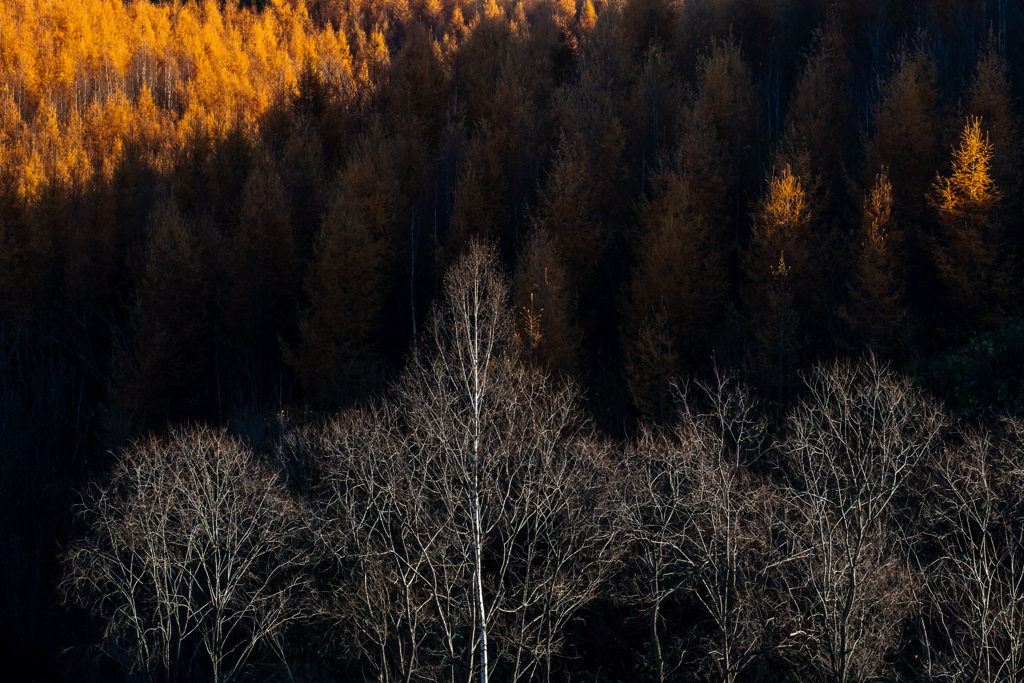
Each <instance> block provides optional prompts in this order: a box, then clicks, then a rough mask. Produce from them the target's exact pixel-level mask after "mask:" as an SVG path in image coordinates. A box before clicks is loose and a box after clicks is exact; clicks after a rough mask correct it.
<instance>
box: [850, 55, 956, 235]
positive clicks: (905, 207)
mask: <svg viewBox="0 0 1024 683" xmlns="http://www.w3.org/2000/svg"><path fill="white" fill-rule="evenodd" d="M880 95H881V99H880V102H879V104H878V105H877V110H876V112H875V117H874V130H875V134H874V137H873V138H872V140H871V141H870V142H869V143H868V148H867V156H868V161H869V167H870V169H871V173H872V175H874V174H877V173H879V172H881V170H882V168H883V167H884V168H886V169H888V172H889V177H890V179H891V182H892V183H893V191H894V192H895V199H896V203H895V207H896V211H897V213H896V217H897V220H898V221H899V222H900V224H901V225H904V226H907V227H908V228H909V227H910V226H912V225H919V224H920V223H921V222H922V220H923V219H924V218H925V217H926V210H927V206H926V198H927V194H928V188H929V185H930V183H931V182H932V179H933V178H934V177H935V172H936V171H937V170H938V168H939V164H940V159H941V157H940V154H941V141H942V133H943V123H942V119H941V118H940V116H939V112H938V103H939V93H938V89H937V85H936V81H935V65H934V64H933V63H932V61H931V59H930V58H929V57H928V55H927V53H925V52H924V50H923V49H922V48H918V49H917V50H915V51H913V52H910V51H904V52H902V53H901V54H900V56H899V58H898V60H897V61H896V63H895V65H894V71H893V73H892V75H891V76H890V77H889V79H888V80H887V81H886V82H885V83H884V84H883V86H882V92H881V94H880Z"/></svg>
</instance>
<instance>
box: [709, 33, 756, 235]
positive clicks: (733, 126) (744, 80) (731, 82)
mask: <svg viewBox="0 0 1024 683" xmlns="http://www.w3.org/2000/svg"><path fill="white" fill-rule="evenodd" d="M694 110H695V115H698V116H700V117H702V118H703V119H704V120H705V121H707V122H709V123H710V125H711V126H713V127H714V129H715V131H716V132H717V134H718V139H719V140H720V141H721V142H722V144H723V146H724V149H725V154H724V156H723V157H722V163H723V167H722V170H721V172H720V173H721V177H722V179H723V180H724V181H725V183H726V185H725V195H726V200H725V215H726V216H729V217H730V218H731V220H732V222H733V226H732V227H733V230H734V232H735V235H736V236H737V241H738V236H739V230H740V222H741V220H742V212H743V211H744V210H745V204H746V200H747V197H748V196H749V195H748V193H750V192H751V191H752V189H753V188H754V187H755V185H756V182H757V177H758V169H759V168H760V165H759V164H758V162H757V160H756V157H755V153H756V149H755V142H756V137H755V136H756V132H757V93H756V91H755V89H754V79H753V75H752V74H751V72H750V67H749V66H748V64H747V61H746V59H745V58H744V57H743V52H742V51H741V50H740V46H739V45H738V44H737V43H736V41H735V40H733V39H732V38H730V39H728V40H726V41H722V42H716V43H715V44H714V46H713V47H712V48H711V49H710V51H709V52H708V53H707V54H706V55H704V56H703V57H701V59H700V61H699V63H698V69H697V92H696V99H695V102H694Z"/></svg>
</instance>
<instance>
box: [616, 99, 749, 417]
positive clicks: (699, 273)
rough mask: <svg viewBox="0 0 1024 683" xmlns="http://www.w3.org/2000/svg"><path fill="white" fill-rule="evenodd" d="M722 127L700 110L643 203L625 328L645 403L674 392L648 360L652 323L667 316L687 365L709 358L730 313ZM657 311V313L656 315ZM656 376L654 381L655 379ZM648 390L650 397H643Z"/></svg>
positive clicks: (636, 389)
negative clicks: (717, 135)
mask: <svg viewBox="0 0 1024 683" xmlns="http://www.w3.org/2000/svg"><path fill="white" fill-rule="evenodd" d="M717 149H718V145H717V144H716V141H715V139H714V133H713V131H712V130H711V129H710V127H709V126H707V125H706V124H703V122H702V120H701V119H700V118H694V119H693V120H692V121H691V123H690V125H689V126H687V128H686V129H685V130H684V145H683V147H682V148H681V149H680V152H679V154H678V159H677V163H676V165H675V168H673V169H666V170H665V171H664V172H662V173H661V174H659V176H658V177H657V178H656V180H655V188H656V189H655V192H654V196H653V198H652V199H651V200H649V201H647V202H646V203H645V205H644V206H643V208H642V211H641V217H640V235H639V244H638V245H637V247H636V257H637V266H636V269H635V271H634V275H633V281H632V283H631V284H630V288H629V300H628V305H627V311H626V321H625V322H624V331H625V333H626V335H627V339H626V340H625V343H626V348H627V358H628V359H629V360H628V363H629V364H630V368H631V370H630V373H629V380H628V381H629V383H630V387H631V390H632V392H633V393H634V395H635V396H636V397H637V398H639V399H640V401H641V402H642V403H644V404H645V405H648V406H649V407H650V406H651V405H659V406H660V405H663V404H664V400H662V399H658V400H657V401H654V402H653V404H652V402H651V400H650V398H649V397H653V396H662V397H664V396H667V395H668V390H669V386H668V382H670V381H671V380H672V379H673V378H671V377H664V376H663V374H662V373H663V370H664V367H658V366H650V367H649V366H647V364H646V363H645V362H644V361H643V359H644V358H648V359H650V360H654V357H653V356H649V355H645V352H644V351H642V350H641V346H643V345H644V344H647V343H649V342H647V341H646V340H645V338H644V333H643V331H644V329H645V326H646V325H649V324H650V321H653V320H660V321H662V323H663V324H664V325H665V332H666V333H667V335H668V336H669V338H670V343H671V345H672V348H673V350H674V353H675V354H676V356H677V357H678V359H679V361H680V362H681V363H682V365H683V367H691V368H692V367H695V366H697V365H699V364H700V363H703V362H704V361H706V360H707V359H708V357H709V356H710V354H711V353H712V351H713V350H714V343H715V342H716V341H717V340H718V338H719V337H718V335H719V333H720V331H721V328H722V324H723V322H724V320H725V317H726V315H727V306H726V304H727V300H728V293H729V292H728V290H729V282H728V260H727V257H728V251H727V245H728V243H729V239H728V237H727V236H726V235H723V234H722V230H721V228H720V222H721V214H722V203H723V199H724V197H723V196H722V193H721V189H722V186H723V181H722V179H721V176H720V175H719V170H720V169H719V168H718V166H717V164H716V162H715V157H714V153H715V151H716V150H717ZM648 319H650V320H648ZM652 382H653V383H654V384H652ZM641 397H648V398H641Z"/></svg>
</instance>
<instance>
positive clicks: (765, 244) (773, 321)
mask: <svg viewBox="0 0 1024 683" xmlns="http://www.w3.org/2000/svg"><path fill="white" fill-rule="evenodd" d="M816 212H817V209H816V207H815V206H814V203H813V201H812V193H811V192H809V191H808V190H807V189H806V188H805V186H804V182H803V180H802V179H801V178H799V177H797V176H795V175H793V171H792V168H791V167H790V166H788V165H787V166H785V167H783V168H781V169H776V170H775V171H774V172H773V173H772V174H771V175H770V176H769V177H768V187H767V190H766V191H765V195H764V197H763V198H762V199H761V202H760V204H759V205H758V208H757V210H756V212H755V213H754V233H753V237H752V240H751V246H750V251H749V252H748V253H747V254H746V255H745V258H744V271H745V274H746V278H747V284H746V289H745V292H744V298H745V303H746V310H747V314H748V316H749V318H750V324H751V332H752V334H753V337H754V339H755V340H756V341H757V343H758V345H759V349H758V351H757V352H756V354H755V359H754V363H755V367H756V368H757V369H758V370H759V371H760V372H762V373H764V374H763V377H764V378H765V379H766V380H767V381H768V382H769V384H770V385H771V386H774V387H775V389H776V391H777V392H779V393H778V396H780V397H781V396H783V395H784V394H785V392H786V390H787V388H788V386H789V384H790V380H791V379H792V378H791V373H792V369H793V367H794V364H795V362H796V360H797V354H798V352H799V351H800V349H801V347H802V346H803V345H804V342H805V329H804V326H805V324H806V316H807V314H808V313H809V312H810V308H811V303H812V296H813V293H814V289H815V284H816V268H817V264H815V263H814V260H813V256H814V253H813V239H814V235H813V233H812V230H813V227H814V221H815V217H816Z"/></svg>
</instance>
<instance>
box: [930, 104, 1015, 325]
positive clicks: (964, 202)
mask: <svg viewBox="0 0 1024 683" xmlns="http://www.w3.org/2000/svg"><path fill="white" fill-rule="evenodd" d="M992 156H993V149H992V143H991V142H989V139H988V136H987V135H986V134H985V133H983V132H982V129H981V120H980V119H977V118H972V119H968V121H967V125H966V126H965V127H964V130H963V133H962V134H961V136H960V145H959V147H954V148H953V159H952V172H951V174H950V175H949V176H946V177H944V176H939V177H938V178H937V180H936V182H935V184H934V185H933V187H932V196H931V201H932V205H933V206H934V207H935V210H936V212H937V213H938V218H939V223H940V224H941V226H942V231H943V232H942V237H941V243H940V244H939V245H938V246H937V248H936V250H935V257H936V260H937V265H938V269H939V274H940V276H941V277H942V280H943V282H944V283H945V285H946V287H947V289H948V292H949V296H950V298H951V300H952V301H953V302H955V304H956V305H957V307H958V308H959V312H960V314H961V315H965V316H966V320H967V321H968V322H977V323H980V324H981V325H983V326H989V325H992V324H994V323H996V322H998V320H999V318H1000V316H1001V312H1002V306H1003V305H1004V303H1005V294H1006V283H1005V276H1004V274H1003V273H1001V272H1000V268H999V267H998V266H999V264H998V262H997V259H996V257H997V249H998V248H999V245H1000V234H999V229H998V225H997V223H996V221H995V220H994V219H995V210H996V207H997V206H998V204H999V201H1000V198H1001V193H1000V191H999V188H997V187H996V184H995V179H994V178H993V177H992Z"/></svg>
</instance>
